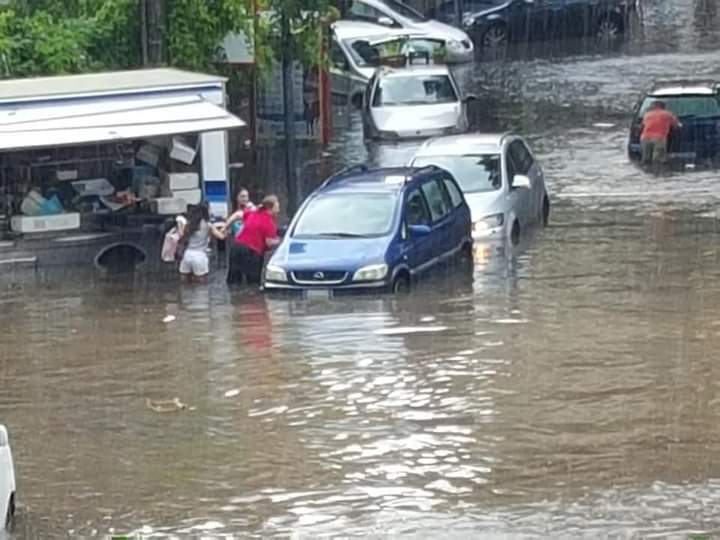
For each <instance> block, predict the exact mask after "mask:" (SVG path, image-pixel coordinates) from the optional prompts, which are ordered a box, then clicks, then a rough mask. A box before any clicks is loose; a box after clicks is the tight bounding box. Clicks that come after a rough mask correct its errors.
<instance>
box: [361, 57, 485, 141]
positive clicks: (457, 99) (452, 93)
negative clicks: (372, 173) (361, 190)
mask: <svg viewBox="0 0 720 540" xmlns="http://www.w3.org/2000/svg"><path fill="white" fill-rule="evenodd" d="M471 99H474V96H467V97H466V98H464V99H463V98H462V97H461V92H460V88H459V87H458V84H457V82H456V81H455V78H454V77H453V75H452V73H451V72H450V71H449V70H448V68H447V66H443V65H426V66H409V67H406V68H400V69H393V68H380V69H378V70H377V72H376V73H375V75H373V77H372V79H370V82H369V83H368V87H367V91H366V93H365V96H364V98H363V135H364V137H365V139H366V140H368V139H372V140H387V141H398V140H401V139H417V138H428V137H436V136H438V135H448V134H457V133H463V132H465V131H467V129H468V118H467V104H468V102H469V101H470V100H471Z"/></svg>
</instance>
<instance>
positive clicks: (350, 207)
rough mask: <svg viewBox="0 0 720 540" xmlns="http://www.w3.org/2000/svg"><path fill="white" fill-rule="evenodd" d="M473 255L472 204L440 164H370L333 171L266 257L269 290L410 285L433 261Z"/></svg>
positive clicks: (320, 290)
mask: <svg viewBox="0 0 720 540" xmlns="http://www.w3.org/2000/svg"><path fill="white" fill-rule="evenodd" d="M462 257H464V258H465V259H466V260H468V261H470V262H471V260H472V237H471V221H470V209H469V208H468V206H467V203H466V202H465V199H464V198H463V195H462V192H461V190H460V188H459V187H458V185H457V184H456V183H455V180H454V179H453V177H452V175H450V173H448V172H447V171H444V170H442V169H439V168H437V167H424V168H421V169H414V168H389V169H372V170H370V169H368V168H367V167H366V166H364V165H361V166H358V167H354V168H351V169H349V170H347V171H345V172H341V173H338V174H337V175H335V176H333V177H331V178H329V179H328V180H326V181H325V183H324V184H323V185H322V186H320V187H319V188H318V189H317V190H316V191H315V192H313V193H312V194H311V195H310V196H309V197H308V198H307V199H306V201H305V202H304V203H303V205H302V206H301V208H300V209H299V210H298V212H297V213H296V215H295V217H294V218H293V220H292V223H291V224H290V227H289V228H288V231H287V233H286V235H285V236H284V238H283V241H282V242H281V244H280V246H278V248H277V250H276V251H275V253H274V254H273V256H272V257H271V259H270V260H269V261H268V264H267V267H266V269H265V273H264V280H263V285H264V289H265V290H266V291H278V290H285V291H287V290H307V291H309V292H310V293H311V294H322V295H325V296H329V295H330V294H331V293H330V291H342V290H368V289H370V290H388V291H391V292H394V293H397V292H403V291H407V289H408V287H409V286H410V284H411V281H412V280H414V279H416V278H418V277H420V276H421V275H423V274H424V273H426V272H428V271H430V270H432V269H433V268H435V267H436V266H438V265H440V264H442V263H445V262H448V261H451V260H453V259H459V258H462Z"/></svg>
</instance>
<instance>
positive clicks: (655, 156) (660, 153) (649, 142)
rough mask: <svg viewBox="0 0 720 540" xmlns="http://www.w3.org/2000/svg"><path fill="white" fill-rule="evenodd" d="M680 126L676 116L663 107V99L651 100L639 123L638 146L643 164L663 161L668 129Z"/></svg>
mask: <svg viewBox="0 0 720 540" xmlns="http://www.w3.org/2000/svg"><path fill="white" fill-rule="evenodd" d="M681 126H682V124H681V123H680V121H679V120H678V119H677V116H675V115H674V114H673V113H671V112H670V111H668V110H667V109H666V108H665V102H664V101H653V103H652V105H651V106H650V110H649V111H648V112H646V113H645V115H644V116H643V119H642V124H641V131H640V146H641V147H642V162H643V164H645V165H649V164H651V163H664V162H665V159H666V158H667V143H668V137H669V136H670V130H672V129H673V128H676V127H681Z"/></svg>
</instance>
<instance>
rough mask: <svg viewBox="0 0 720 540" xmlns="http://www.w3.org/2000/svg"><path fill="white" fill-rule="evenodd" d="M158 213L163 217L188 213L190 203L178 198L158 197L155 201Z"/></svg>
mask: <svg viewBox="0 0 720 540" xmlns="http://www.w3.org/2000/svg"><path fill="white" fill-rule="evenodd" d="M153 205H154V206H155V208H156V212H157V213H158V214H160V215H163V216H174V215H176V214H182V213H183V212H186V211H187V207H188V203H187V202H186V201H185V199H180V198H178V197H158V198H157V199H155V200H153Z"/></svg>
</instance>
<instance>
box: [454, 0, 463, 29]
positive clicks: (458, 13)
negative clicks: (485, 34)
mask: <svg viewBox="0 0 720 540" xmlns="http://www.w3.org/2000/svg"><path fill="white" fill-rule="evenodd" d="M462 23H463V0H455V26H457V27H458V28H462Z"/></svg>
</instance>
